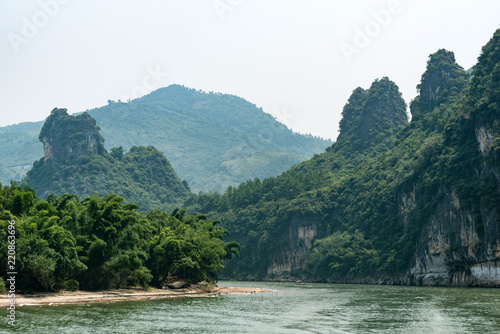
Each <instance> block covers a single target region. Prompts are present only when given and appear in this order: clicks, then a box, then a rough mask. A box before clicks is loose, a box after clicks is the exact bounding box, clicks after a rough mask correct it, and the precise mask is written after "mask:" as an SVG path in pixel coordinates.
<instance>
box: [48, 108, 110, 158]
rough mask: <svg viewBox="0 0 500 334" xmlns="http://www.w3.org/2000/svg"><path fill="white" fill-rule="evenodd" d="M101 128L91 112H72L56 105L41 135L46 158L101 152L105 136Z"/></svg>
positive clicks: (71, 156)
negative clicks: (73, 113)
mask: <svg viewBox="0 0 500 334" xmlns="http://www.w3.org/2000/svg"><path fill="white" fill-rule="evenodd" d="M99 130H100V129H99V127H98V126H97V125H96V121H95V119H93V118H92V117H90V115H89V114H88V113H83V114H81V115H78V116H70V115H68V112H67V110H66V109H59V108H55V109H54V110H52V112H51V114H50V116H49V117H48V118H47V120H46V121H45V123H44V125H43V127H42V130H41V131H40V135H39V139H40V141H41V142H42V143H43V149H44V152H45V157H44V159H45V161H67V160H68V159H72V158H77V157H79V156H82V155H89V154H102V153H103V152H104V145H103V144H104V138H103V137H102V136H101V134H100V133H99Z"/></svg>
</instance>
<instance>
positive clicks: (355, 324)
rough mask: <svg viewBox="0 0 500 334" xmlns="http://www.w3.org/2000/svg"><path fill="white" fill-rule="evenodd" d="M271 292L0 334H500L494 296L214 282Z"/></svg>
mask: <svg viewBox="0 0 500 334" xmlns="http://www.w3.org/2000/svg"><path fill="white" fill-rule="evenodd" d="M219 284H221V285H225V286H237V287H259V288H268V289H272V290H273V292H269V293H257V294H246V295H228V296H221V297H212V298H192V297H189V298H175V299H166V300H152V301H140V302H120V303H109V304H87V305H59V306H44V307H22V308H20V309H18V310H17V313H16V316H17V320H18V321H17V326H16V330H15V331H12V330H9V331H8V330H7V328H9V327H8V325H7V319H6V317H4V320H3V321H2V323H1V324H0V331H2V332H4V333H8V332H19V333H200V334H215V333H217V334H218V333H231V334H232V333H500V290H495V289H458V288H429V287H397V286H371V285H335V284H306V285H304V286H297V285H295V284H292V283H267V282H266V283H265V282H220V283H219Z"/></svg>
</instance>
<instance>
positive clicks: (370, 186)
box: [186, 30, 500, 286]
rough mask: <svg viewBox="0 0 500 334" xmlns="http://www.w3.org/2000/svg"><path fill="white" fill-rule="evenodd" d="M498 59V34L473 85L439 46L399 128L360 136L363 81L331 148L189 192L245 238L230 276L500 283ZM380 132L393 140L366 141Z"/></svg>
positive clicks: (228, 270)
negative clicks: (227, 184)
mask: <svg viewBox="0 0 500 334" xmlns="http://www.w3.org/2000/svg"><path fill="white" fill-rule="evenodd" d="M499 64H500V30H498V31H497V32H496V33H495V35H494V37H493V38H492V39H491V41H490V42H489V43H488V44H487V45H486V46H485V47H484V48H483V52H482V54H481V56H480V57H479V59H478V63H477V65H476V66H474V70H473V73H472V79H470V80H469V76H468V74H467V73H466V72H465V71H464V70H463V68H461V67H460V66H458V65H457V64H456V62H455V58H454V55H453V53H452V52H449V51H446V50H439V51H438V52H436V53H435V54H433V55H431V56H430V58H429V62H428V64H427V70H426V72H425V73H424V74H423V76H422V82H421V84H420V85H419V89H420V96H419V97H417V98H416V99H415V100H414V101H413V102H412V105H411V108H410V109H411V111H412V113H414V117H413V119H412V121H411V123H410V124H408V125H407V126H405V127H404V128H402V129H401V128H400V129H401V131H400V132H399V133H397V127H396V128H390V129H389V130H390V131H389V134H388V135H385V131H384V130H385V129H384V127H376V126H375V127H374V128H376V129H377V131H375V132H370V131H364V133H368V134H370V135H371V137H370V136H368V140H365V138H364V137H363V135H361V136H360V133H359V132H358V131H355V129H356V127H357V126H359V125H360V124H373V123H372V122H364V117H365V116H362V115H363V113H362V110H363V105H365V103H367V102H366V101H367V98H366V92H365V91H364V90H362V89H359V88H358V89H357V90H355V91H354V92H353V95H352V96H351V98H350V100H349V103H348V104H347V105H346V107H345V108H344V113H343V116H344V119H343V120H342V123H341V125H342V126H341V127H342V131H343V132H341V134H340V135H339V139H338V141H337V142H336V143H335V144H334V145H332V147H331V148H329V149H328V150H327V152H326V153H324V154H320V155H316V156H315V157H314V158H313V159H311V160H309V161H306V162H304V163H302V164H300V165H297V166H295V167H293V168H292V169H291V170H290V171H288V172H285V173H283V174H282V175H281V176H279V177H277V178H271V179H267V180H264V181H262V182H261V181H259V180H256V181H254V182H248V183H246V184H243V185H241V186H240V187H238V188H236V189H229V190H228V191H227V192H226V193H225V194H224V195H221V196H217V195H212V196H209V195H203V196H191V197H190V198H189V199H188V200H187V202H186V204H188V205H191V207H192V208H193V210H202V211H204V212H208V213H209V214H210V215H214V216H217V217H221V218H222V219H221V220H222V222H223V225H224V226H226V227H228V228H230V229H231V231H232V235H231V237H232V238H233V239H234V240H237V241H239V242H240V243H241V245H242V249H241V253H240V254H241V259H240V260H238V261H232V262H230V263H228V265H227V266H226V270H225V272H224V274H225V275H226V276H227V277H233V278H240V279H298V278H302V279H309V280H316V281H331V282H357V283H360V282H371V283H389V284H417V285H458V286H500V276H499V275H498V273H499V272H500V267H499V263H500V261H499V260H500V246H499V245H500V224H499V222H500V215H499V212H498V210H499V208H500V177H499V175H500V168H499V167H500V148H499V147H500V126H499V124H498V119H499V118H500V107H499V105H500V101H499V99H500V89H499V87H500V74H499V73H500V65H499ZM376 91H377V90H376ZM383 96H384V94H382V95H381V96H380V97H381V98H380V99H379V100H383ZM391 100H393V101H397V100H396V99H394V98H392V99H391ZM375 105H376V104H375ZM387 105H388V106H390V105H395V104H393V103H389V104H387ZM386 110H387V111H389V110H391V111H392V113H393V115H395V114H397V113H395V109H386ZM385 115H386V117H387V116H388V115H391V113H390V112H386V113H385ZM358 116H359V117H358ZM387 119H393V118H391V117H388V118H387ZM384 122H385V121H384ZM384 122H382V123H381V124H384ZM350 131H352V135H349V132H350ZM380 131H382V134H383V135H384V136H385V138H386V141H385V143H387V144H388V146H385V145H384V144H383V143H382V144H379V145H382V146H378V147H380V150H379V149H378V148H377V146H375V147H364V145H363V144H364V143H366V144H369V145H373V144H374V143H375V142H376V141H374V140H373V139H374V138H377V135H378V134H379V133H380ZM391 133H392V135H391ZM287 189H289V190H288V191H286V190H287ZM240 203H242V204H240Z"/></svg>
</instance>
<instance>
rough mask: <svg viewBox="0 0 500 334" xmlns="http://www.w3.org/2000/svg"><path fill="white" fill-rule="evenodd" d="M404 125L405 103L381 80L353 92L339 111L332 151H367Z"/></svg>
mask: <svg viewBox="0 0 500 334" xmlns="http://www.w3.org/2000/svg"><path fill="white" fill-rule="evenodd" d="M407 123H408V117H407V115H406V103H405V101H404V100H403V98H402V97H401V93H400V92H399V88H398V86H397V85H396V84H395V83H394V82H392V81H391V80H389V78H387V77H384V78H382V79H380V80H375V81H374V82H373V83H372V85H371V86H370V88H369V89H368V90H364V89H363V88H360V87H358V88H356V89H355V90H354V91H353V93H352V94H351V96H350V98H349V100H348V102H347V104H346V105H345V107H344V110H343V111H342V120H341V121H340V124H339V126H340V134H339V136H338V139H337V143H335V144H334V146H335V149H336V150H339V149H349V150H354V151H357V152H359V151H367V150H369V149H372V148H374V147H376V146H379V145H380V144H383V145H382V146H384V147H386V146H387V145H388V143H389V141H390V138H392V137H393V135H395V134H396V133H398V132H399V131H400V130H401V129H402V128H403V127H404V126H405V125H406V124H407Z"/></svg>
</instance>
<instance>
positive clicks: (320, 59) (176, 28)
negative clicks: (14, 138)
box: [0, 0, 500, 138]
mask: <svg viewBox="0 0 500 334" xmlns="http://www.w3.org/2000/svg"><path fill="white" fill-rule="evenodd" d="M499 24H500V1H498V0H476V1H472V0H470V1H462V0H453V1H452V0H444V1H436V0H435V1H430V0H401V1H392V0H391V1H389V0H383V1H378V0H358V1H334V0H316V1H315V0H309V1H305V0H303V1H299V0H149V1H139V0H135V1H132V0H104V1H103V0H85V1H83V0H40V1H36V0H34V1H31V0H23V1H19V0H2V1H1V2H0V36H1V38H0V55H1V62H0V112H1V116H2V117H1V119H0V126H4V125H9V124H14V123H19V122H23V121H39V120H43V119H45V118H46V117H47V116H48V115H49V113H50V111H51V110H52V109H53V108H54V107H65V108H68V110H69V112H79V111H83V110H86V109H91V108H94V107H99V106H102V105H105V104H107V101H108V100H118V99H122V100H124V99H128V98H133V97H138V96H141V95H143V94H145V93H148V92H150V91H152V90H154V89H156V88H159V87H160V86H167V85H169V84H172V83H177V84H182V85H185V86H187V87H192V88H196V89H202V90H204V91H214V92H222V93H229V94H235V95H238V96H241V97H243V98H245V99H246V100H248V101H250V102H252V103H255V104H256V105H257V106H259V107H262V108H263V109H264V111H265V112H268V113H271V114H273V115H274V116H276V117H277V119H278V120H280V121H282V122H283V123H285V124H286V125H288V126H289V127H291V128H292V129H293V130H295V131H298V132H302V133H312V134H314V135H318V136H322V137H325V138H336V136H337V133H338V132H337V129H338V122H339V120H340V116H341V112H342V108H343V106H344V104H345V102H346V100H347V99H348V97H349V95H350V94H351V92H352V90H353V89H355V88H356V87H358V86H361V87H364V88H368V87H369V85H370V84H371V82H372V81H373V80H374V79H376V78H381V77H383V76H388V77H389V78H390V79H391V80H393V81H395V82H396V84H397V85H398V86H399V88H400V89H401V91H402V92H403V97H404V98H405V100H406V101H407V103H409V102H410V101H411V99H412V98H414V97H415V95H416V93H417V92H416V88H415V87H416V85H417V84H418V82H419V80H420V76H421V74H422V73H423V71H424V70H425V65H426V61H427V58H428V55H429V54H430V53H433V52H435V51H437V50H438V49H439V48H446V49H448V50H451V51H454V52H455V56H456V58H457V61H458V63H459V64H460V65H462V66H463V67H464V68H466V69H467V68H470V67H471V66H472V65H474V63H475V62H476V59H477V57H478V55H479V53H480V50H481V47H482V46H483V45H484V44H485V43H486V42H487V41H488V40H489V39H490V37H491V36H492V35H493V33H494V31H495V30H496V29H498V28H500V26H499Z"/></svg>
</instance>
